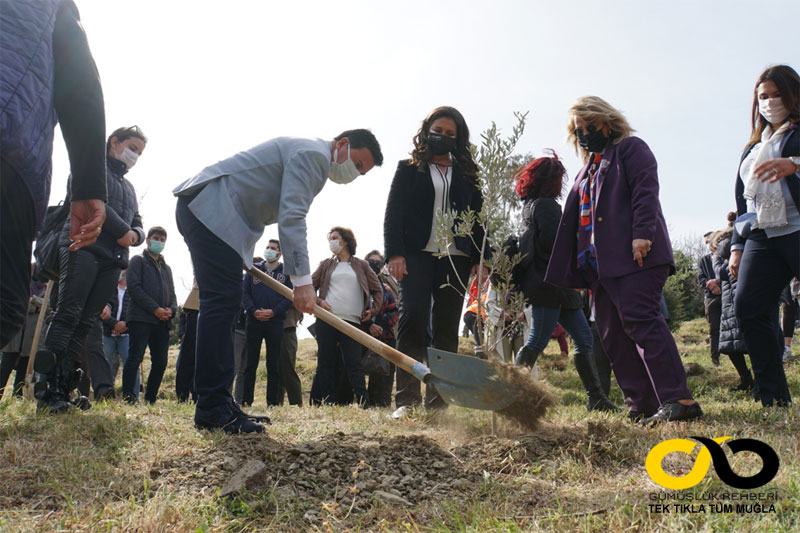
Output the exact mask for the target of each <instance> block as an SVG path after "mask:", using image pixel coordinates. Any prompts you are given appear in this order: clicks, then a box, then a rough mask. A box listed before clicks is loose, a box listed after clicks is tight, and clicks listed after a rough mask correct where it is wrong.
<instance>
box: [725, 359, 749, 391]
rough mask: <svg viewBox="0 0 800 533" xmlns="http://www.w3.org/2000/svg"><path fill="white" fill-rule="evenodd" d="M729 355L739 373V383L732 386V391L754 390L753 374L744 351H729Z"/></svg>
mask: <svg viewBox="0 0 800 533" xmlns="http://www.w3.org/2000/svg"><path fill="white" fill-rule="evenodd" d="M728 357H730V359H731V363H733V366H734V368H736V372H738V373H739V383H737V384H736V386H735V387H731V389H730V390H731V392H734V391H740V390H743V391H750V390H753V375H752V374H751V373H750V369H749V368H747V360H746V359H745V358H744V354H742V353H729V354H728Z"/></svg>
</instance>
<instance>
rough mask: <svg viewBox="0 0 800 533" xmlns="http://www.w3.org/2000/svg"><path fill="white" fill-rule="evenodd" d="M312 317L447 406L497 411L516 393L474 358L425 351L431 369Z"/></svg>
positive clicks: (287, 294) (317, 312) (334, 322)
mask: <svg viewBox="0 0 800 533" xmlns="http://www.w3.org/2000/svg"><path fill="white" fill-rule="evenodd" d="M248 272H250V274H251V275H252V276H253V277H255V278H258V279H259V280H260V281H261V282H263V283H265V284H267V285H268V286H269V287H270V288H271V289H272V290H274V291H275V292H277V293H278V294H280V295H281V296H283V297H284V298H286V299H288V300H292V299H293V296H294V294H293V293H292V290H291V289H290V288H289V287H287V286H286V285H284V284H283V283H280V282H279V281H277V280H275V279H273V278H272V277H271V276H267V275H266V274H264V273H263V272H261V271H260V270H258V269H257V268H250V269H248ZM314 316H316V317H317V318H319V319H320V320H322V321H324V322H326V323H327V324H328V325H330V326H332V327H334V328H336V329H338V330H339V331H341V332H342V333H344V334H345V335H347V336H348V337H350V338H351V339H353V340H355V341H356V342H358V343H359V344H361V345H362V346H366V347H367V348H368V349H370V350H372V351H373V352H375V353H376V354H378V355H380V356H381V357H383V358H384V359H386V360H387V361H390V362H392V363H394V364H396V365H397V366H398V367H400V368H401V369H403V370H405V371H406V372H408V373H409V374H411V375H412V376H414V377H415V378H417V379H418V380H420V381H422V382H423V383H426V384H428V385H433V386H435V387H436V390H437V391H438V392H439V395H440V396H441V397H442V399H444V401H446V402H447V403H449V404H453V405H460V406H462V407H469V408H470V409H486V410H493V411H496V410H500V409H503V408H505V407H508V406H509V405H511V403H513V402H514V400H515V399H516V397H517V394H518V392H519V391H517V390H516V387H515V386H514V385H512V384H510V383H508V382H506V381H503V380H502V379H501V377H500V376H499V375H498V374H497V371H496V370H495V369H494V368H493V367H492V366H491V365H490V364H489V363H488V362H486V361H483V360H481V359H478V358H476V357H469V356H465V355H460V354H455V353H450V352H445V351H442V350H437V349H435V348H428V363H429V364H430V367H427V366H425V365H424V364H422V363H420V362H419V361H417V360H415V359H413V358H411V357H409V356H407V355H406V354H404V353H402V352H400V351H398V350H395V349H394V348H392V347H391V346H388V345H386V344H384V343H382V342H381V341H379V340H378V339H376V338H375V337H373V336H372V335H369V334H368V333H366V332H364V331H361V330H360V329H358V328H356V327H354V326H351V325H350V324H348V323H347V322H345V321H344V320H342V319H341V318H339V317H338V316H336V315H334V314H333V313H331V312H330V311H326V310H325V309H323V308H321V307H320V306H318V305H314Z"/></svg>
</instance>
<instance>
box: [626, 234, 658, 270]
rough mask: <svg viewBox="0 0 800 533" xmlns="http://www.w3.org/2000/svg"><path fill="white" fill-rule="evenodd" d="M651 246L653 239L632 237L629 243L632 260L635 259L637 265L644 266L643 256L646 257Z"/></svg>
mask: <svg viewBox="0 0 800 533" xmlns="http://www.w3.org/2000/svg"><path fill="white" fill-rule="evenodd" d="M652 246H653V241H650V240H647V239H633V242H632V243H631V248H632V249H633V260H634V261H636V262H637V263H638V264H639V266H644V258H645V257H647V254H648V253H649V252H650V248H651V247H652Z"/></svg>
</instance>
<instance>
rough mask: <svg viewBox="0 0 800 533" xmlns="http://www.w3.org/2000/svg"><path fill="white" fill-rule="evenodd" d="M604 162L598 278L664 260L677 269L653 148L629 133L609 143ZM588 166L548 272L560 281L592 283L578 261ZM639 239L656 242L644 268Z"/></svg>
mask: <svg viewBox="0 0 800 533" xmlns="http://www.w3.org/2000/svg"><path fill="white" fill-rule="evenodd" d="M600 167H601V168H600V175H599V176H598V178H597V199H596V202H597V204H596V206H595V212H594V241H595V250H596V253H597V274H598V277H599V278H601V279H603V278H617V277H621V276H625V275H627V274H631V273H633V272H636V271H638V270H640V269H646V268H652V267H656V266H660V265H670V267H671V268H670V270H671V271H672V272H674V270H675V263H674V260H673V258H672V244H671V243H670V240H669V233H667V224H666V222H665V221H664V214H663V213H662V212H661V203H660V202H659V201H658V172H657V164H656V158H655V156H654V155H653V152H651V151H650V147H649V146H647V144H646V143H645V142H644V141H643V140H641V139H639V138H638V137H628V138H626V139H623V140H622V141H621V142H620V143H619V144H614V145H611V146H609V147H608V148H606V150H605V151H604V152H603V160H602V162H601V163H600ZM588 170H589V165H588V164H587V165H586V166H584V167H583V168H582V169H581V171H580V172H579V173H578V176H577V177H576V178H575V183H574V184H573V186H572V189H571V190H570V192H569V195H568V196H567V200H566V203H565V205H564V213H563V214H562V215H561V222H560V223H559V227H558V234H557V235H556V242H555V244H554V245H553V253H552V255H551V257H550V264H549V265H548V267H547V274H546V275H545V280H546V281H548V282H550V283H552V284H554V285H560V286H562V287H575V288H588V286H589V285H588V283H587V282H586V280H585V279H584V277H583V276H582V275H581V273H580V272H579V271H578V264H577V254H578V252H577V246H578V204H579V202H580V191H579V189H580V183H581V180H583V179H584V178H585V177H586V174H587V172H588ZM634 239H649V240H651V241H652V242H653V247H652V250H651V251H650V253H648V254H647V257H645V258H644V266H642V267H640V266H639V265H638V263H636V262H635V261H634V260H633V252H632V249H631V242H632V241H633V240H634Z"/></svg>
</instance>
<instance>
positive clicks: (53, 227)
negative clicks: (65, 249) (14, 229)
mask: <svg viewBox="0 0 800 533" xmlns="http://www.w3.org/2000/svg"><path fill="white" fill-rule="evenodd" d="M70 203H71V198H70V194H69V193H67V197H66V198H64V201H63V202H61V203H60V204H58V205H51V206H49V207H48V208H47V213H46V214H45V217H44V224H43V225H42V230H41V232H40V233H39V236H38V237H37V238H36V247H35V248H34V249H33V257H34V258H35V259H36V270H35V275H36V278H37V279H39V280H40V281H58V279H59V274H60V270H61V267H60V265H61V261H60V258H59V248H60V247H59V240H60V238H61V232H62V230H63V228H64V223H65V222H66V221H67V218H68V217H69V208H70Z"/></svg>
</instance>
